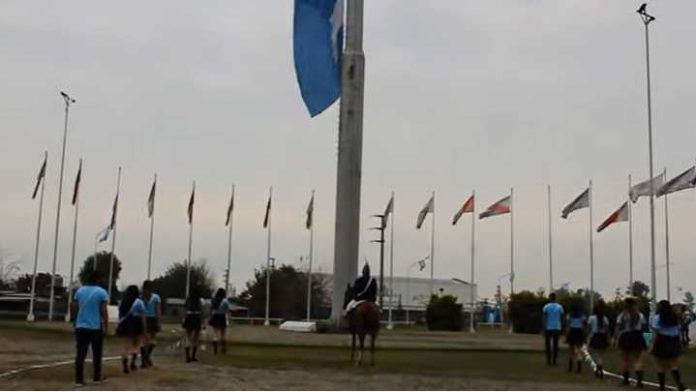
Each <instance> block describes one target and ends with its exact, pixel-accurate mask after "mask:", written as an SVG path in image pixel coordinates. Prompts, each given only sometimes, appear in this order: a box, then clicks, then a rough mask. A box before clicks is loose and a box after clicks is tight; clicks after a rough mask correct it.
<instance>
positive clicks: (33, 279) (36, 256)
mask: <svg viewBox="0 0 696 392" xmlns="http://www.w3.org/2000/svg"><path fill="white" fill-rule="evenodd" d="M44 162H46V165H48V151H44ZM45 187H46V172H44V177H43V178H42V179H41V196H39V219H38V223H37V224H36V245H35V247H34V273H33V274H32V276H31V297H30V298H29V314H28V315H27V321H34V319H35V317H34V300H35V297H36V270H37V267H38V265H39V240H40V239H41V216H42V214H43V201H44V189H45Z"/></svg>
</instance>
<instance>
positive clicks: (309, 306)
mask: <svg viewBox="0 0 696 392" xmlns="http://www.w3.org/2000/svg"><path fill="white" fill-rule="evenodd" d="M313 255H314V190H312V220H311V221H310V222H309V268H307V321H308V322H309V320H310V319H311V317H312V257H313Z"/></svg>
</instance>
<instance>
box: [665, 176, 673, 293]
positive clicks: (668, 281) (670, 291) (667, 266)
mask: <svg viewBox="0 0 696 392" xmlns="http://www.w3.org/2000/svg"><path fill="white" fill-rule="evenodd" d="M664 178H665V179H666V178H667V168H665V170H664ZM664 198H665V262H666V263H667V264H666V271H665V273H666V274H667V301H670V302H671V301H672V286H671V284H670V280H671V274H670V270H669V264H670V263H669V210H668V209H667V194H665V195H664Z"/></svg>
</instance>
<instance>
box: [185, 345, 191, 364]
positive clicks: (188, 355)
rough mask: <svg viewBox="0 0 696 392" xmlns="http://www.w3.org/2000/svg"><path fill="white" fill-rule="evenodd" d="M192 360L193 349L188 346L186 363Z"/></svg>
mask: <svg viewBox="0 0 696 392" xmlns="http://www.w3.org/2000/svg"><path fill="white" fill-rule="evenodd" d="M189 362H191V349H190V348H188V347H186V363H189Z"/></svg>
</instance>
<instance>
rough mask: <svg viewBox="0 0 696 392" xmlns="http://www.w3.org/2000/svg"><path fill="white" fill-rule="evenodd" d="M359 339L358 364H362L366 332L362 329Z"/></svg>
mask: <svg viewBox="0 0 696 392" xmlns="http://www.w3.org/2000/svg"><path fill="white" fill-rule="evenodd" d="M358 339H359V340H360V352H358V366H361V365H362V359H363V352H365V332H362V331H360V335H359V336H358Z"/></svg>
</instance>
